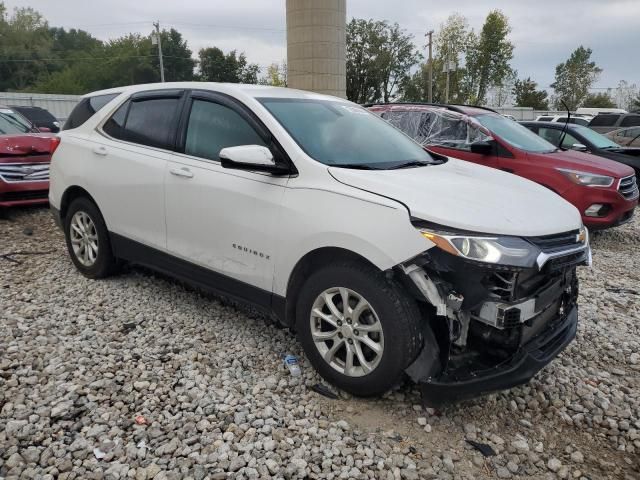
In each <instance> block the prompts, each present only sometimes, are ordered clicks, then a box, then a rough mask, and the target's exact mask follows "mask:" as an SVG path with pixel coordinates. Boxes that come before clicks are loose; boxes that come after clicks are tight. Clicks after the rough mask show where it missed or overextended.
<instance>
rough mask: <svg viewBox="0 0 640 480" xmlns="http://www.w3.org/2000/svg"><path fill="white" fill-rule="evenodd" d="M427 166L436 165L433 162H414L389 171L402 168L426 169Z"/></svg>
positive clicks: (396, 166) (394, 167)
mask: <svg viewBox="0 0 640 480" xmlns="http://www.w3.org/2000/svg"><path fill="white" fill-rule="evenodd" d="M427 165H435V163H433V162H423V161H421V160H412V161H410V162H404V163H401V164H399V165H394V166H393V167H390V168H389V170H398V169H400V168H412V167H426V166H427Z"/></svg>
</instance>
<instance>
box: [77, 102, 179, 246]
mask: <svg viewBox="0 0 640 480" xmlns="http://www.w3.org/2000/svg"><path fill="white" fill-rule="evenodd" d="M183 94H184V92H183V91H181V90H163V91H152V92H143V93H140V94H136V95H133V96H132V97H131V99H130V100H128V101H127V102H125V103H124V104H123V105H122V106H120V107H119V108H118V109H117V110H116V111H115V112H114V114H113V115H112V116H111V117H110V118H108V119H107V121H106V122H105V123H104V124H103V125H102V128H101V130H102V132H95V133H94V135H93V138H92V140H93V141H92V151H91V152H90V153H89V155H91V163H92V165H91V166H90V167H88V168H87V174H88V176H89V178H91V179H93V181H92V182H91V185H90V191H91V193H92V195H94V197H96V198H95V200H96V202H97V203H98V205H99V207H100V209H101V211H102V214H103V216H104V218H105V221H106V223H107V228H109V230H110V231H111V232H112V233H114V234H116V235H119V236H121V237H125V238H126V239H128V240H133V241H135V242H139V243H142V244H144V245H146V246H150V247H154V248H156V249H160V250H163V251H164V250H166V227H165V211H164V176H165V172H166V166H167V161H168V159H169V158H171V155H172V152H171V151H170V149H172V148H173V146H174V144H175V132H176V129H177V124H178V117H179V113H180V107H181V104H182V102H183V99H182V95H183ZM115 240H116V241H117V240H118V238H117V237H116V238H115Z"/></svg>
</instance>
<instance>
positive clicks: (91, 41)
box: [49, 27, 103, 58]
mask: <svg viewBox="0 0 640 480" xmlns="http://www.w3.org/2000/svg"><path fill="white" fill-rule="evenodd" d="M49 35H50V36H51V40H52V45H51V48H52V50H53V52H55V53H56V54H57V56H59V57H61V58H64V57H66V56H68V55H70V54H72V53H75V52H83V53H87V52H91V51H93V50H96V49H99V48H100V47H102V45H103V44H102V41H100V40H98V39H97V38H95V37H93V36H92V35H91V34H90V33H89V32H85V31H84V30H76V29H75V28H72V29H70V30H65V29H64V28H61V27H51V28H49Z"/></svg>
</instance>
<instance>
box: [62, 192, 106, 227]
mask: <svg viewBox="0 0 640 480" xmlns="http://www.w3.org/2000/svg"><path fill="white" fill-rule="evenodd" d="M80 197H85V198H88V199H89V200H91V201H92V202H93V203H94V204H95V206H96V207H98V203H97V202H96V201H95V199H94V198H93V197H92V196H91V194H90V193H89V192H87V191H86V190H85V189H84V188H82V187H81V186H79V185H72V186H70V187H67V189H66V190H65V191H64V193H63V194H62V198H61V200H60V219H62V220H63V221H64V219H65V217H66V216H67V211H68V210H69V205H71V202H73V201H74V200H75V199H76V198H80ZM99 209H100V207H98V210H99Z"/></svg>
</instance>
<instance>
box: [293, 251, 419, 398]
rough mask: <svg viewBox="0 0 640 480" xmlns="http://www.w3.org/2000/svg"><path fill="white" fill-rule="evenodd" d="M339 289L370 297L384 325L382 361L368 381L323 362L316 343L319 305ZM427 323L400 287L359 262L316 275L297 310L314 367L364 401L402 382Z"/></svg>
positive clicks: (298, 326) (307, 284) (301, 334)
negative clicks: (327, 294)
mask: <svg viewBox="0 0 640 480" xmlns="http://www.w3.org/2000/svg"><path fill="white" fill-rule="evenodd" d="M333 287H346V288H347V289H349V290H352V291H353V292H356V293H358V294H359V295H361V296H362V297H364V298H365V299H366V300H367V302H368V303H369V304H370V305H371V307H372V308H373V310H374V311H375V312H376V314H377V316H378V320H379V322H380V324H381V325H382V331H383V335H384V348H383V350H382V354H381V359H380V360H379V363H378V364H377V366H376V367H375V368H374V369H373V370H372V371H370V372H369V373H366V374H364V375H362V376H349V375H345V374H344V373H342V372H340V371H338V370H336V369H335V368H334V367H332V366H331V365H330V364H329V363H327V362H326V361H325V360H324V359H323V356H322V354H321V353H320V351H319V350H318V348H317V347H316V344H315V342H314V341H313V339H312V332H311V328H312V327H311V311H312V308H313V305H314V302H315V301H316V298H318V297H319V295H320V294H321V293H323V292H325V291H326V290H327V289H331V288H333ZM421 322H422V320H421V315H420V311H419V308H418V305H417V304H416V302H415V300H413V299H412V298H410V297H409V296H408V295H407V294H406V293H405V292H404V291H403V290H402V288H401V287H400V286H399V285H398V283H397V282H395V281H393V280H390V279H387V278H386V277H385V275H384V274H383V273H381V272H379V271H377V270H375V269H374V268H372V267H370V266H368V265H365V264H360V263H357V262H345V263H341V264H337V265H332V266H327V267H324V268H322V269H321V270H318V271H317V272H315V273H313V274H312V275H311V276H310V277H309V278H308V279H307V281H306V282H305V284H304V286H303V287H302V289H301V291H300V295H299V297H298V301H297V305H296V330H297V334H298V339H299V341H300V343H301V344H302V346H303V348H304V351H305V353H306V355H307V358H308V359H309V361H310V362H311V364H312V365H313V366H314V367H315V369H316V370H317V371H318V372H319V373H320V375H321V376H322V377H323V378H324V379H325V380H327V381H328V382H330V383H332V384H334V385H336V386H337V387H339V388H341V389H342V390H345V391H347V392H349V393H351V394H353V395H356V396H360V397H369V396H376V395H381V394H383V393H384V392H386V391H388V390H389V389H390V388H391V387H393V386H394V385H396V384H397V383H398V382H400V381H401V380H402V378H403V375H404V370H405V369H406V368H407V367H408V366H409V365H410V363H411V362H412V361H413V360H414V359H415V358H416V356H417V355H418V353H419V352H420V349H421V347H422V343H423V339H422V334H421V328H420V327H421ZM360 335H362V333H360ZM340 338H342V337H340ZM331 345H332V344H331ZM341 348H342V347H341Z"/></svg>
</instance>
